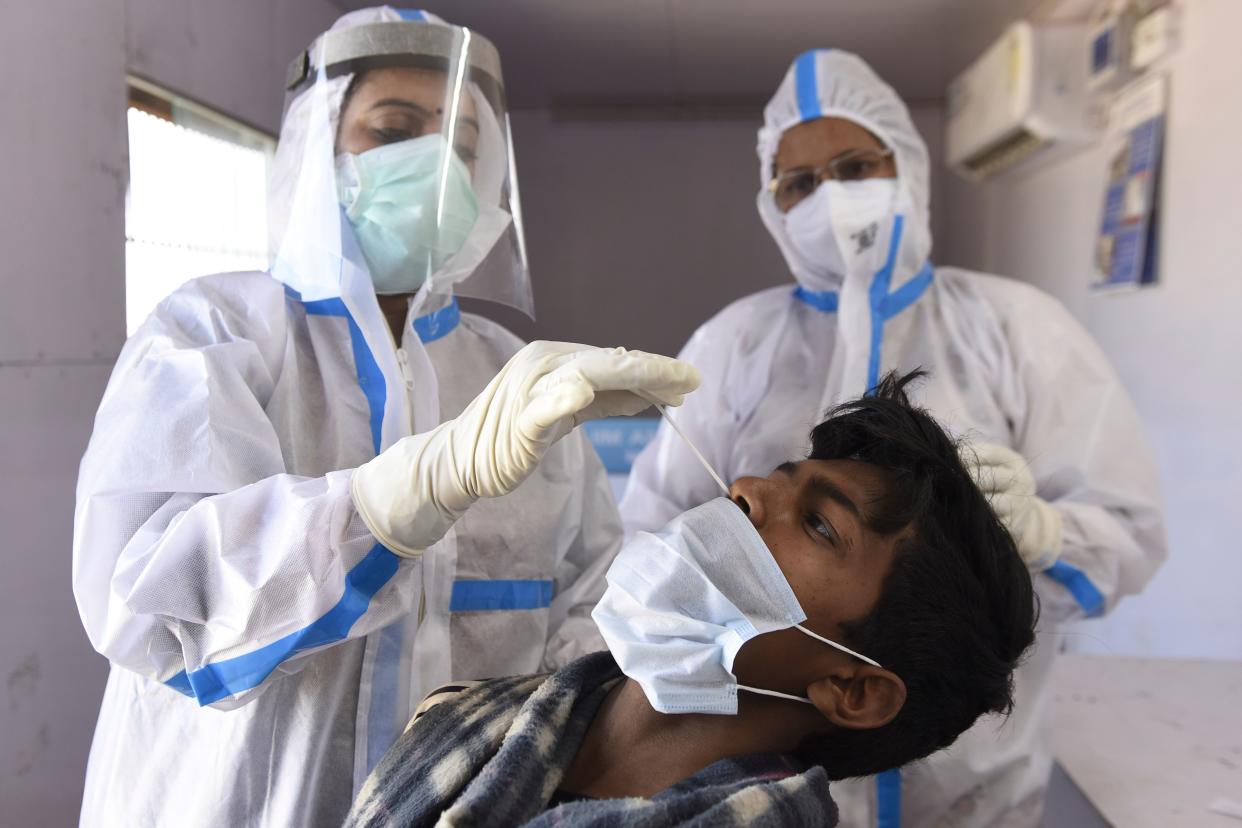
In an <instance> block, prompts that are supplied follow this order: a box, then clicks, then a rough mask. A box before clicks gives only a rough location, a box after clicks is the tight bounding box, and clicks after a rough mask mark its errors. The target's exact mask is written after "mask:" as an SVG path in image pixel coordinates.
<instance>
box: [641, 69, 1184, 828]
mask: <svg viewBox="0 0 1242 828" xmlns="http://www.w3.org/2000/svg"><path fill="white" fill-rule="evenodd" d="M819 117H839V118H845V119H849V120H851V121H854V122H856V123H859V124H861V125H862V126H864V127H866V128H867V129H868V130H870V131H871V132H872V133H873V134H874V135H875V136H876V137H877V138H878V139H879V140H880V141H882V142H883V143H884V145H885V146H886V147H888V148H890V149H892V150H893V151H894V155H895V157H896V163H897V176H898V191H899V195H898V197H897V201H896V207H895V209H894V211H893V213H892V214H891V215H890V216H889V217H888V218H887V219H885V220H884V221H883V222H882V223H881V226H880V227H879V231H878V239H877V244H876V248H877V250H878V251H879V258H878V260H877V264H876V267H874V268H870V269H868V270H866V271H864V272H856V273H851V274H850V275H848V276H845V277H841V276H835V277H832V276H829V277H828V278H825V277H824V275H823V273H822V272H820V271H818V270H817V269H816V268H815V267H814V266H813V265H814V263H808V262H805V261H804V260H802V259H801V254H800V252H799V251H798V250H797V249H796V248H795V247H794V246H793V245H791V244H790V241H789V237H788V236H787V235H786V232H785V227H784V223H783V216H782V214H781V213H780V211H779V210H778V208H777V207H776V204H775V203H774V201H773V197H772V195H771V193H770V192H769V191H768V190H767V188H766V185H767V183H768V181H769V179H770V178H771V176H772V175H773V168H772V164H773V158H774V155H775V152H776V147H777V145H778V143H779V141H780V136H781V133H783V132H784V131H785V130H786V129H788V128H790V127H791V126H794V125H795V124H798V123H801V122H803V121H807V120H811V119H814V118H819ZM758 154H759V160H760V192H759V198H758V203H759V212H760V215H761V217H762V218H763V220H764V222H765V224H766V225H767V226H768V229H769V230H770V231H771V232H772V234H773V236H774V238H775V239H776V241H777V243H778V245H779V246H780V247H781V250H782V252H783V253H784V254H785V258H786V261H787V262H788V263H789V265H790V269H791V270H792V271H793V273H794V275H795V277H796V278H797V280H798V282H799V285H798V286H797V287H796V288H794V287H778V288H772V289H770V290H765V291H762V292H760V293H757V294H754V295H752V296H748V297H746V298H743V299H741V300H739V301H737V302H735V303H733V304H732V305H730V306H728V307H726V308H725V309H724V310H723V311H721V312H720V313H719V314H717V315H716V316H715V317H714V318H712V319H711V320H709V321H708V322H706V323H705V324H704V325H702V327H700V328H699V329H698V330H697V331H696V332H695V334H694V335H693V337H692V338H691V339H690V341H689V342H688V343H687V344H686V346H685V348H684V349H683V350H682V352H681V354H680V358H681V359H683V360H686V361H688V362H690V363H692V364H694V365H695V366H696V367H697V368H698V369H699V371H700V373H701V375H702V380H703V381H702V385H701V386H700V389H699V391H698V392H697V393H696V394H695V395H694V396H693V397H692V398H690V399H689V400H687V402H686V404H685V405H684V406H683V407H682V408H680V409H678V410H677V411H676V412H675V413H673V414H672V417H673V418H674V419H675V421H676V423H677V424H678V426H679V427H680V428H681V429H682V430H683V431H684V432H686V434H687V436H688V437H689V438H690V440H691V441H692V442H694V443H695V444H696V445H697V446H698V447H699V448H700V449H701V450H702V451H703V453H704V454H705V455H706V456H707V459H708V460H709V461H710V462H711V463H712V465H713V466H714V467H715V468H716V469H717V470H719V471H720V472H721V473H722V474H723V475H725V477H726V479H728V480H733V479H735V478H737V477H739V476H743V475H766V474H768V473H769V472H770V471H771V470H772V469H773V468H774V467H775V466H777V465H778V464H779V463H782V462H784V461H786V460H792V459H798V458H801V457H805V456H806V453H807V451H808V450H809V448H810V445H809V433H810V430H811V428H812V427H813V426H814V425H815V424H817V423H818V422H820V421H821V420H822V419H823V416H824V414H825V412H826V411H827V409H828V408H830V407H831V406H832V405H834V404H836V403H838V402H842V401H844V400H847V399H850V398H852V397H856V396H858V395H860V394H862V393H864V392H865V391H867V390H868V389H869V388H871V387H872V386H873V385H874V384H875V382H876V380H877V379H878V377H879V376H881V375H882V374H883V373H886V372H888V371H890V370H894V369H895V370H897V371H899V372H903V373H904V372H907V371H910V370H913V369H915V368H920V367H921V368H925V369H927V370H928V371H929V372H930V376H928V377H927V378H926V379H925V380H924V381H922V382H921V383H919V384H918V385H916V386H915V387H914V389H913V394H912V397H913V399H914V401H915V402H916V403H918V404H920V405H922V406H925V407H926V408H928V409H929V410H930V411H931V413H932V414H933V415H934V416H935V417H936V418H937V419H938V420H939V421H940V422H941V423H943V424H944V425H945V426H946V427H947V428H948V429H949V430H950V432H952V433H953V434H954V435H955V436H959V437H968V438H970V439H973V440H976V441H983V442H990V443H997V444H1001V445H1004V446H1009V447H1011V448H1012V449H1013V450H1015V451H1017V452H1018V453H1019V454H1021V455H1022V457H1024V458H1025V459H1026V460H1027V462H1028V463H1029V465H1030V469H1031V472H1032V473H1033V475H1034V478H1035V480H1036V483H1037V487H1038V495H1039V497H1041V498H1043V499H1044V500H1046V501H1049V502H1050V503H1051V504H1052V505H1053V506H1054V507H1055V508H1056V509H1057V510H1058V511H1059V512H1060V515H1061V517H1062V519H1063V527H1064V528H1063V543H1062V549H1061V554H1060V559H1059V560H1058V561H1057V562H1056V563H1055V564H1053V565H1052V566H1051V568H1049V569H1047V570H1045V571H1042V572H1040V573H1038V574H1036V575H1034V576H1033V577H1034V581H1035V586H1036V591H1037V592H1038V594H1039V597H1040V601H1041V616H1040V618H1041V621H1040V629H1039V633H1038V635H1037V639H1036V645H1035V648H1034V650H1033V651H1032V652H1031V653H1030V655H1029V656H1028V658H1027V659H1026V660H1025V661H1024V662H1023V664H1022V665H1021V666H1020V667H1019V668H1018V670H1017V673H1016V696H1015V698H1016V704H1015V708H1014V711H1013V714H1012V715H1011V716H1010V717H1009V718H1008V719H1007V720H1004V721H1002V720H999V719H995V718H987V719H985V720H981V721H980V722H978V723H977V724H976V725H975V726H974V727H973V728H971V729H970V730H969V731H967V732H966V733H965V734H963V735H962V736H961V738H959V739H958V741H957V742H956V743H955V744H954V745H953V746H952V747H951V748H949V749H948V750H946V751H943V752H941V753H938V754H936V755H933V756H932V757H930V758H929V759H927V760H926V761H923V762H919V763H916V764H914V765H913V766H911V767H908V768H904V769H901V770H900V771H896V770H894V771H890V772H887V773H885V774H882V775H880V776H878V777H874V778H870V779H866V780H848V781H846V782H843V783H833V797H834V799H836V801H837V803H838V805H839V806H840V808H841V824H842V825H843V826H845V825H848V826H851V827H852V828H863V827H864V826H875V825H880V826H885V828H887V826H897V825H901V826H907V828H908V826H933V825H935V826H962V827H963V828H964V827H965V826H970V827H971V828H985V826H986V828H996V826H1009V825H1013V826H1019V825H1020V826H1037V825H1038V824H1039V820H1040V816H1041V813H1042V807H1043V797H1044V791H1045V788H1046V786H1047V783H1048V778H1049V774H1050V771H1051V764H1052V745H1051V739H1052V734H1051V713H1052V711H1051V705H1052V699H1053V688H1052V666H1053V660H1054V657H1055V655H1056V653H1057V651H1058V649H1059V644H1060V642H1059V640H1058V638H1057V635H1056V633H1057V629H1058V625H1059V624H1060V623H1061V622H1064V621H1067V620H1069V619H1072V618H1079V617H1083V616H1094V615H1098V614H1100V613H1103V612H1106V611H1108V610H1109V609H1111V608H1112V607H1113V606H1114V605H1115V604H1116V603H1117V601H1118V600H1120V599H1121V597H1122V596H1124V595H1129V594H1133V593H1135V592H1138V591H1139V590H1140V589H1142V587H1143V586H1144V584H1145V583H1146V582H1147V581H1148V579H1149V578H1150V577H1151V575H1152V573H1153V572H1154V571H1155V569H1156V568H1157V566H1158V565H1159V564H1160V562H1161V561H1162V560H1163V559H1164V556H1165V545H1164V533H1163V523H1162V516H1161V507H1160V503H1159V497H1158V491H1157V482H1156V479H1155V472H1154V465H1153V462H1152V459H1151V456H1150V454H1149V451H1148V449H1147V446H1146V443H1145V440H1144V437H1143V435H1142V432H1141V429H1140V425H1139V421H1138V418H1137V416H1136V413H1135V411H1134V409H1133V408H1132V406H1131V404H1130V401H1129V399H1128V398H1127V396H1126V393H1125V391H1124V390H1123V389H1122V387H1121V385H1120V383H1119V382H1118V379H1117V377H1116V376H1115V374H1114V373H1113V371H1112V369H1111V368H1110V366H1109V365H1108V362H1107V361H1106V359H1105V357H1104V356H1103V354H1102V353H1101V352H1100V350H1099V349H1098V348H1097V347H1096V345H1095V344H1094V343H1093V342H1092V341H1091V339H1090V337H1089V336H1088V335H1087V334H1086V333H1085V332H1084V331H1083V330H1082V329H1081V327H1080V326H1079V325H1078V324H1077V323H1076V322H1075V321H1074V320H1073V319H1072V318H1071V317H1070V315H1069V314H1068V313H1067V312H1066V311H1065V310H1064V308H1063V307H1062V306H1061V305H1060V304H1058V303H1057V302H1056V301H1055V300H1053V299H1052V298H1050V297H1048V296H1047V295H1045V294H1043V293H1041V292H1040V291H1038V290H1036V289H1035V288H1033V287H1030V286H1027V285H1024V284H1020V283H1017V282H1013V281H1009V280H1006V279H1001V278H999V277H995V276H986V275H982V274H977V273H969V272H966V271H963V270H958V269H955V268H947V267H935V268H933V267H932V266H931V264H930V262H929V261H928V255H929V254H930V252H931V235H930V231H929V229H928V159H927V150H926V148H925V146H924V144H923V141H922V140H921V138H920V137H919V136H918V134H917V132H916V131H915V129H914V126H913V124H912V123H911V121H910V118H909V114H908V112H907V111H906V108H905V106H904V104H902V102H901V100H900V99H899V98H898V97H897V95H896V93H894V92H893V90H892V89H891V88H889V87H888V86H887V85H886V84H884V83H883V81H881V80H880V79H879V78H878V77H877V76H876V75H875V74H874V73H873V72H872V71H871V69H870V68H869V67H867V66H866V64H865V63H863V62H862V61H861V60H860V59H859V58H857V57H855V56H853V55H850V54H846V53H843V52H840V51H836V50H816V51H811V52H807V53H805V54H803V55H801V56H800V57H798V58H797V59H796V61H795V62H794V64H793V65H792V66H791V67H790V70H789V72H788V73H787V74H786V76H785V79H784V81H783V83H782V85H781V86H780V88H779V89H778V91H777V92H776V95H775V96H774V97H773V99H772V101H771V102H770V103H769V104H768V107H767V109H766V110H765V116H764V126H763V128H762V129H761V130H760V132H759V146H758ZM716 494H717V491H716V486H715V484H714V483H713V482H712V480H711V478H710V476H709V475H708V474H707V473H706V472H705V471H704V469H703V468H702V466H701V465H700V464H699V463H698V462H696V461H695V459H694V457H693V456H692V455H691V454H690V452H689V450H688V449H687V448H686V447H685V445H684V444H683V442H682V441H681V440H680V439H679V438H678V437H677V435H676V434H675V433H674V432H672V431H671V430H670V429H669V428H668V426H667V425H666V424H665V425H661V427H660V429H659V431H658V433H657V436H656V438H655V440H654V442H653V443H652V444H651V445H649V446H648V447H647V449H646V450H645V451H644V452H643V453H642V454H641V455H640V456H639V458H638V459H637V461H636V462H635V464H634V467H633V471H632V474H631V477H630V481H629V484H628V488H627V490H626V493H625V497H624V498H623V500H622V505H621V512H622V517H623V520H624V522H625V525H626V531H627V533H631V532H634V531H638V530H654V529H656V528H658V527H660V526H662V525H663V524H664V523H666V522H667V521H668V520H669V519H671V518H672V517H674V516H675V515H677V514H679V513H681V512H682V511H684V510H686V509H687V508H690V507H692V506H694V505H696V504H699V503H702V502H704V501H706V500H709V499H710V498H712V497H714V496H715V495H716Z"/></svg>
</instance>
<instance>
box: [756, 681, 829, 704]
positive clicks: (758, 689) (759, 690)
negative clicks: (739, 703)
mask: <svg viewBox="0 0 1242 828" xmlns="http://www.w3.org/2000/svg"><path fill="white" fill-rule="evenodd" d="M737 689H738V690H745V691H746V692H747V693H758V694H759V695H760V696H772V697H773V698H777V699H787V700H789V701H796V702H802V703H803V704H809V705H811V706H814V705H815V702H813V701H811V700H810V699H805V698H803V697H802V696H791V695H789V694H788V693H778V692H777V691H775V690H764V689H763V688H761V687H747V686H746V685H745V684H739V685H738V686H737Z"/></svg>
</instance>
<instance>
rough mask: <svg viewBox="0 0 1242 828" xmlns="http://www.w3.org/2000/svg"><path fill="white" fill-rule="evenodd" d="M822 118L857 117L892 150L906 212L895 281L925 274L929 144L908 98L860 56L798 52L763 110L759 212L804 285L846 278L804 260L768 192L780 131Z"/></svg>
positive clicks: (900, 207) (832, 285)
mask: <svg viewBox="0 0 1242 828" xmlns="http://www.w3.org/2000/svg"><path fill="white" fill-rule="evenodd" d="M816 118H844V119H846V120H849V121H853V122H854V123H856V124H858V125H859V126H862V127H864V128H866V129H867V130H868V131H870V132H871V133H872V134H873V135H875V136H876V138H878V139H879V140H880V141H881V142H882V143H883V144H884V145H885V146H886V147H888V148H889V149H891V150H892V151H893V156H894V158H895V160H896V164H897V178H898V184H899V189H900V190H901V194H900V195H899V197H898V202H897V211H898V212H899V213H900V214H901V215H902V227H901V237H900V239H899V245H898V248H897V261H896V263H895V267H894V269H893V273H892V276H891V278H890V285H889V286H890V288H897V287H900V286H901V285H902V284H904V283H905V282H906V281H908V280H909V279H910V278H911V277H912V276H914V275H915V274H916V273H917V272H918V271H919V269H920V268H921V267H922V266H923V264H924V262H925V261H926V259H927V256H928V254H929V253H930V252H931V241H932V240H931V230H930V226H929V215H928V214H929V209H928V202H929V199H930V188H929V186H928V156H927V146H926V145H925V144H924V143H923V139H922V138H921V137H920V136H919V134H918V131H917V130H916V129H915V128H914V123H913V122H912V121H911V120H910V113H909V110H907V109H906V105H905V104H904V103H902V101H901V98H899V97H898V96H897V93H896V92H894V91H893V89H892V87H890V86H889V85H888V84H886V83H885V82H884V81H883V80H881V79H880V77H879V76H878V75H876V73H875V72H874V71H873V70H872V69H871V67H870V66H868V65H867V64H866V63H865V62H864V61H863V60H862V59H861V58H859V57H858V56H857V55H853V54H850V53H849V52H842V51H839V50H837V49H814V50H811V51H808V52H804V53H803V54H801V55H799V56H798V57H797V58H796V59H795V60H794V62H793V63H792V64H791V65H790V67H789V69H788V71H786V72H785V77H784V79H783V80H782V81H781V84H780V86H779V87H777V90H776V93H775V94H774V95H773V96H772V99H771V100H770V101H768V105H767V106H766V107H765V108H764V111H763V126H762V127H761V128H760V129H759V136H758V146H757V147H756V152H757V154H758V156H759V195H758V198H757V204H758V208H759V216H760V218H762V219H763V223H764V225H765V226H766V227H767V228H768V232H769V233H771V234H772V238H773V239H775V241H776V244H777V246H778V247H780V249H781V253H782V254H784V256H785V261H786V262H787V263H788V265H789V269H790V271H791V272H792V273H793V275H794V277H795V278H796V279H798V281H799V283H801V284H802V285H803V286H804V287H805V288H807V289H808V290H813V291H825V290H838V289H840V288H841V277H840V275H836V276H835V278H831V279H829V280H827V281H825V279H824V278H823V277H822V276H817V275H815V274H813V273H812V270H815V269H816V268H812V267H811V263H809V262H805V261H803V260H802V258H801V255H800V254H799V252H798V251H797V250H796V249H795V248H794V247H793V246H792V245H791V244H790V242H789V237H788V235H787V234H786V232H785V223H784V214H782V213H781V212H780V210H779V209H778V208H777V206H776V203H775V201H774V200H773V198H772V195H771V193H770V192H769V191H768V182H769V181H770V180H771V178H772V174H773V169H774V164H775V160H776V150H777V147H778V146H779V145H780V140H781V135H783V134H784V132H785V131H786V130H787V129H789V128H790V127H794V126H797V125H798V124H801V123H803V122H805V121H810V120H814V119H816ZM868 275H870V274H868Z"/></svg>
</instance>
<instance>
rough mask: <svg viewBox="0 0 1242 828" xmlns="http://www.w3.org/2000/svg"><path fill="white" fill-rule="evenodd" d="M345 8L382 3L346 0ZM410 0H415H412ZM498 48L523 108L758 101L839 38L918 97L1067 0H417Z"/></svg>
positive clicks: (746, 104) (934, 91) (938, 92)
mask: <svg viewBox="0 0 1242 828" xmlns="http://www.w3.org/2000/svg"><path fill="white" fill-rule="evenodd" d="M334 2H335V4H336V5H338V6H339V7H340V8H341V9H342V10H351V9H355V8H360V7H363V6H367V5H371V4H372V3H370V2H366V0H361V1H360V0H334ZM407 2H409V0H407ZM413 2H414V3H421V7H422V8H426V9H427V10H428V11H431V12H434V13H436V14H439V15H440V16H441V17H444V18H445V19H446V20H449V21H451V22H453V23H458V24H461V25H464V26H469V27H470V28H472V29H476V30H478V31H479V32H481V33H482V34H484V35H486V36H487V37H488V38H490V39H491V40H492V41H493V42H494V43H495V44H496V46H497V47H498V48H499V49H500V54H501V56H502V59H503V62H504V71H505V85H506V87H507V91H508V97H509V101H510V105H511V106H512V107H513V108H515V109H524V108H551V109H567V110H578V111H591V110H603V111H608V110H611V111H614V112H615V111H616V110H625V109H634V110H637V111H642V110H651V109H656V110H659V109H669V108H672V109H681V108H687V109H701V110H711V109H715V108H719V109H723V110H730V109H744V110H754V109H756V108H758V107H761V106H762V105H763V103H764V102H765V101H766V100H767V98H768V97H769V96H770V95H771V93H772V91H773V90H774V89H775V88H776V85H777V83H778V82H779V81H780V79H781V76H782V75H783V74H784V71H785V69H786V67H787V66H788V65H789V63H790V61H791V60H792V58H793V57H794V56H795V55H796V54H798V53H799V52H801V51H803V50H805V49H808V48H812V47H816V46H834V47H837V48H842V49H847V50H849V51H853V52H857V53H859V54H860V55H862V56H863V57H864V58H866V59H867V60H868V61H869V62H870V63H871V64H872V65H873V66H874V67H875V69H876V70H877V71H878V72H879V73H880V75H881V76H883V77H884V78H886V79H887V80H888V81H889V82H890V83H891V84H892V85H893V86H894V87H895V88H896V89H897V91H898V92H899V93H900V94H901V95H902V96H903V97H905V98H906V99H907V100H908V101H911V102H923V101H938V100H940V99H941V98H942V97H943V94H944V90H945V87H946V86H947V84H948V82H949V81H950V80H951V79H952V78H953V77H954V76H955V75H956V74H957V73H958V72H959V71H960V70H961V69H962V68H964V67H965V66H966V65H968V64H969V63H970V61H971V60H972V59H973V58H974V57H975V56H976V55H978V54H979V53H980V52H981V51H982V50H983V49H984V48H985V47H986V46H987V45H988V44H989V43H990V42H991V41H992V40H994V39H995V38H996V37H997V36H998V35H999V34H1000V32H1001V31H1002V30H1003V29H1004V27H1005V26H1006V25H1007V24H1008V23H1009V22H1011V21H1013V20H1017V19H1020V18H1022V17H1026V16H1035V15H1038V14H1039V13H1040V12H1041V11H1044V12H1046V11H1047V9H1049V8H1050V7H1052V6H1056V5H1057V3H1056V2H1055V0H762V2H761V1H760V0H625V1H624V2H603V0H413Z"/></svg>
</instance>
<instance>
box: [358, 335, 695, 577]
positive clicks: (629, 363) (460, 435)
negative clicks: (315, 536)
mask: <svg viewBox="0 0 1242 828" xmlns="http://www.w3.org/2000/svg"><path fill="white" fill-rule="evenodd" d="M698 385H699V372H698V371H697V370H695V368H694V366H693V365H690V364H689V363H687V362H681V361H680V360H676V359H672V358H670V357H665V356H659V355H657V354H648V353H644V352H642V351H626V350H625V349H624V348H595V347H592V346H590V345H575V344H573V343H571V342H532V343H530V344H529V345H527V346H526V347H525V348H523V349H522V350H520V351H518V352H517V354H515V355H514V356H513V358H512V359H510V360H509V362H508V363H507V364H506V365H505V367H504V368H501V369H500V373H498V374H497V375H496V376H495V378H493V379H492V381H491V382H490V383H488V386H487V388H485V389H483V393H481V394H479V396H477V397H475V399H474V400H473V401H472V402H471V403H470V404H469V405H468V406H466V410H465V411H463V412H462V413H461V414H460V415H459V416H457V417H456V418H454V419H452V420H449V421H447V422H444V423H441V424H440V425H439V426H437V427H436V428H434V429H432V430H431V431H428V432H425V433H423V434H415V435H413V436H412V437H406V438H405V439H403V440H401V441H399V442H397V443H395V444H393V445H392V446H391V447H389V448H388V449H386V450H385V451H384V452H382V453H381V454H380V455H379V456H378V457H376V458H375V459H374V460H372V461H370V462H369V463H367V464H365V465H363V466H361V467H359V468H358V470H357V471H356V472H354V476H353V479H352V481H351V483H350V486H351V493H352V495H353V500H354V505H355V507H356V508H357V509H358V512H359V514H360V515H361V516H362V519H363V520H364V521H365V522H366V524H367V527H368V528H369V529H370V530H371V533H372V534H373V535H375V538H376V540H378V541H379V542H380V543H382V544H384V546H386V547H388V548H389V549H391V550H392V551H393V552H396V553H397V554H399V555H404V556H406V557H417V556H418V555H421V554H422V552H423V550H425V549H426V548H427V547H429V546H431V545H432V544H433V543H435V542H436V541H438V540H439V539H440V538H442V537H444V535H445V534H446V533H447V532H448V530H449V527H451V526H452V525H453V523H454V521H456V520H457V519H458V518H459V517H461V515H462V514H463V513H464V512H465V511H466V509H468V508H469V507H470V505H471V504H472V503H474V502H475V501H476V500H478V499H479V498H481V497H499V496H501V495H504V494H508V493H509V492H511V491H513V490H514V489H516V488H517V487H518V484H520V483H521V482H522V481H523V480H525V479H526V478H527V477H528V476H529V475H530V473H531V472H533V471H534V470H535V467H536V466H538V465H539V461H540V460H541V459H543V455H544V453H545V452H546V451H547V450H548V447H549V446H551V445H552V444H553V443H555V442H556V441H557V440H559V439H561V438H562V437H564V436H565V435H566V434H568V433H569V432H570V431H571V430H572V429H573V428H574V426H577V425H578V424H580V423H582V422H585V421H586V420H594V419H597V418H600V417H614V416H619V415H629V414H637V413H638V412H639V411H642V410H643V409H645V408H646V407H647V406H649V405H651V404H652V403H660V404H662V405H681V401H682V399H683V398H684V396H685V395H686V394H688V393H690V392H691V391H693V390H694V389H695V388H697V387H698Z"/></svg>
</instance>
